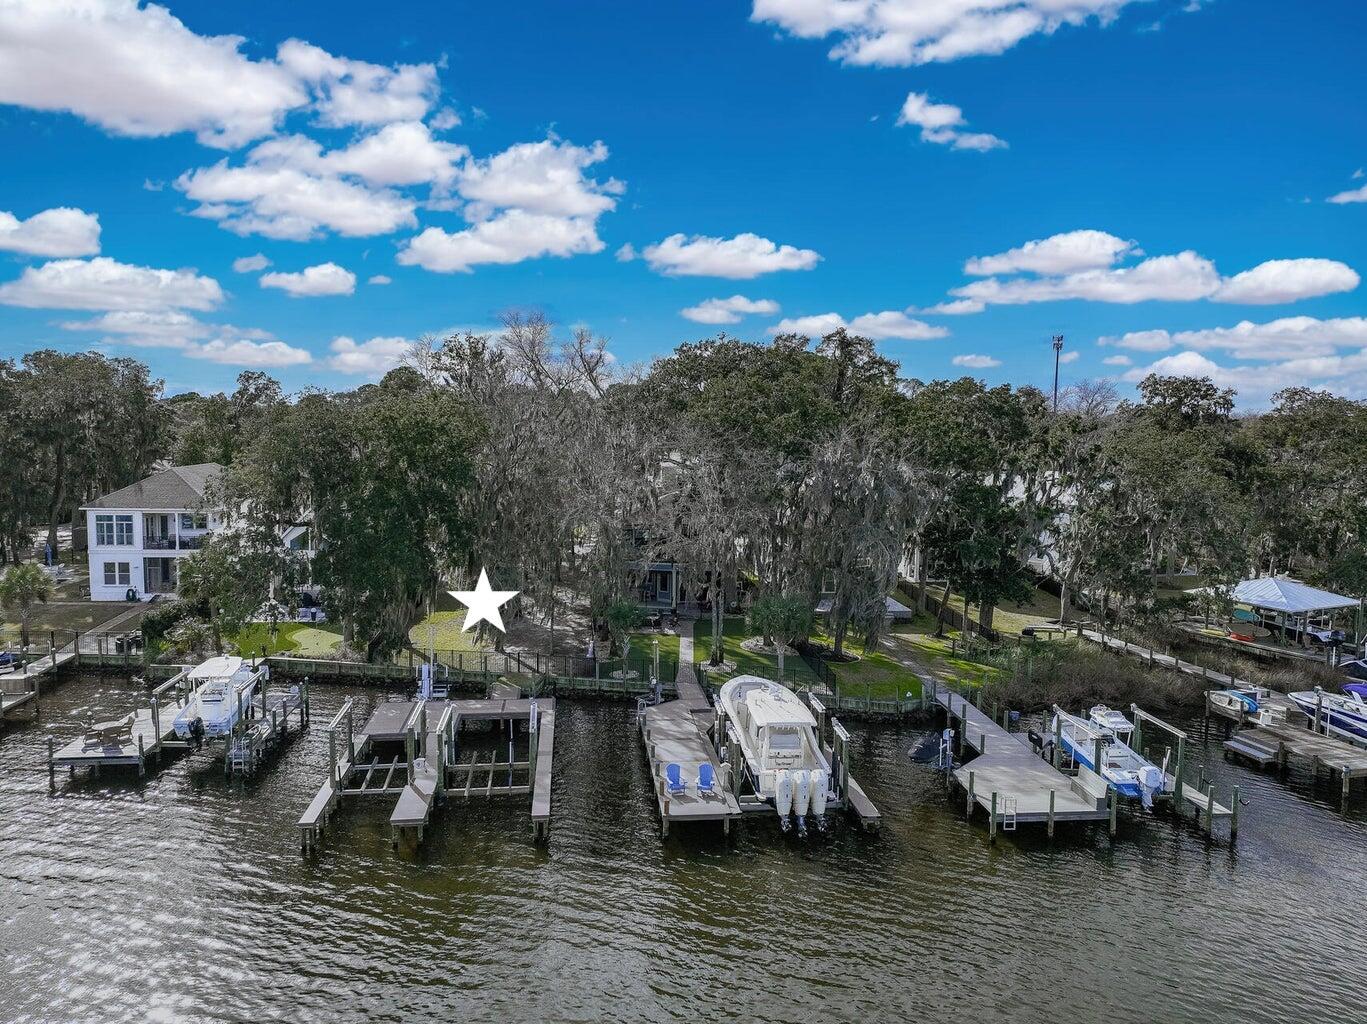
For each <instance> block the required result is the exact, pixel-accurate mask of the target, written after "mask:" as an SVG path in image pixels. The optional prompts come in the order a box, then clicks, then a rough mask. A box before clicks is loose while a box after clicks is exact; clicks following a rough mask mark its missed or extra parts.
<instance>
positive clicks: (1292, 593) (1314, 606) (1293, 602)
mask: <svg viewBox="0 0 1367 1024" xmlns="http://www.w3.org/2000/svg"><path fill="white" fill-rule="evenodd" d="M1193 593H1198V594H1223V595H1226V596H1228V597H1230V598H1232V599H1233V600H1234V601H1236V602H1238V603H1239V604H1246V605H1249V606H1250V607H1253V608H1263V609H1266V610H1267V611H1273V612H1282V613H1284V614H1289V615H1302V614H1304V613H1306V612H1321V611H1328V610H1330V609H1331V608H1352V607H1355V606H1356V605H1357V604H1358V599H1357V598H1356V597H1344V596H1343V595H1342V594H1332V593H1330V592H1329V591H1327V590H1320V589H1319V588H1318V587H1311V586H1307V585H1306V584H1304V583H1300V582H1297V581H1296V580H1293V579H1290V578H1288V577H1286V576H1263V577H1260V578H1259V579H1253V580H1241V581H1240V582H1238V583H1236V584H1235V585H1234V586H1233V587H1201V588H1200V589H1198V590H1196V591H1193Z"/></svg>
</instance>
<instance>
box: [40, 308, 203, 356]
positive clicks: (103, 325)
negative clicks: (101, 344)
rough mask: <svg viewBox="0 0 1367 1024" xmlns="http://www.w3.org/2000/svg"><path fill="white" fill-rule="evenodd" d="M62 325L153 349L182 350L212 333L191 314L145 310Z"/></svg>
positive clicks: (74, 321)
mask: <svg viewBox="0 0 1367 1024" xmlns="http://www.w3.org/2000/svg"><path fill="white" fill-rule="evenodd" d="M61 326H62V328H63V329H64V330H68V331H99V332H101V333H103V334H110V335H123V336H125V337H126V338H127V339H129V341H130V344H134V345H140V346H144V347H151V348H183V347H184V346H185V345H186V344H187V343H188V342H190V341H191V340H193V339H196V338H203V337H206V336H208V334H209V333H210V332H211V330H212V328H211V327H210V325H208V324H206V323H204V322H203V321H202V320H199V319H197V318H195V317H193V316H190V314H188V313H181V312H179V311H177V310H160V311H156V312H152V311H148V310H144V309H130V310H115V311H112V312H108V313H103V314H101V315H100V316H97V317H91V318H90V319H89V320H67V321H65V322H63V323H62V325H61Z"/></svg>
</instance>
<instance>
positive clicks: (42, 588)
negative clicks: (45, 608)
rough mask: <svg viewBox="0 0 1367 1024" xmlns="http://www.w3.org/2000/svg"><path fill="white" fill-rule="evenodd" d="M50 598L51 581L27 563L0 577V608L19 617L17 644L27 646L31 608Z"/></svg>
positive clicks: (31, 614)
mask: <svg viewBox="0 0 1367 1024" xmlns="http://www.w3.org/2000/svg"><path fill="white" fill-rule="evenodd" d="M51 596H52V580H51V579H49V578H48V575H47V573H45V572H43V570H42V569H40V568H39V567H38V566H37V565H34V564H33V563H31V562H30V563H27V564H25V565H15V566H12V567H11V568H10V570H9V571H8V572H7V573H5V575H4V576H0V607H2V608H4V609H5V611H6V612H13V613H15V614H17V615H18V617H19V642H20V643H21V644H22V645H23V646H24V647H27V646H28V641H29V636H28V627H29V622H30V621H31V620H32V618H33V606H34V605H35V604H37V603H38V602H40V601H41V602H43V603H44V604H46V603H47V599H48V598H49V597H51Z"/></svg>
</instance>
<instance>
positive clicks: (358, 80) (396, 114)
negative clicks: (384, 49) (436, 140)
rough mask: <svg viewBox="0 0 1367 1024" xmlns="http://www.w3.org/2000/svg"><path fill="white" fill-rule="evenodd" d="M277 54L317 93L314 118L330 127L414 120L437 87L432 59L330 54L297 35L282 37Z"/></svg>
mask: <svg viewBox="0 0 1367 1024" xmlns="http://www.w3.org/2000/svg"><path fill="white" fill-rule="evenodd" d="M278 59H279V61H280V64H281V65H282V66H283V67H285V68H287V69H288V70H289V71H290V72H291V73H293V74H294V75H295V76H297V77H298V78H299V79H300V80H301V81H304V82H307V83H308V84H309V85H311V86H312V87H313V89H314V90H315V92H316V93H317V95H318V102H317V109H318V113H319V120H320V121H321V123H322V124H324V125H326V126H328V127H331V128H343V127H347V126H350V125H362V126H364V125H381V124H389V123H391V122H393V121H420V120H422V118H424V117H426V116H427V111H428V110H429V109H430V108H431V107H432V104H433V103H434V102H435V100H436V98H437V94H438V93H439V91H440V86H439V85H438V83H437V69H436V66H435V65H433V64H400V65H398V66H397V67H393V68H386V67H381V66H380V65H378V64H369V63H367V62H366V61H363V60H350V59H348V58H345V57H335V56H333V55H332V54H330V53H328V52H327V51H326V50H323V49H320V48H319V47H317V46H314V45H312V44H310V43H305V42H303V41H301V40H298V39H289V40H286V41H285V42H284V43H282V44H281V45H280V49H279V53H278Z"/></svg>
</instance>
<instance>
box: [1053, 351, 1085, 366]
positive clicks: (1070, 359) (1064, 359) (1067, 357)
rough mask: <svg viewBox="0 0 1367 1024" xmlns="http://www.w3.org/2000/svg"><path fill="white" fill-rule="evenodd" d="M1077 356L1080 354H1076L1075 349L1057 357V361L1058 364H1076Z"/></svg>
mask: <svg viewBox="0 0 1367 1024" xmlns="http://www.w3.org/2000/svg"><path fill="white" fill-rule="evenodd" d="M1079 354H1080V353H1078V351H1077V350H1076V349H1074V350H1073V351H1072V352H1064V353H1063V354H1062V355H1060V356H1059V357H1058V361H1059V362H1060V363H1075V362H1077V357H1078V355H1079Z"/></svg>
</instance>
